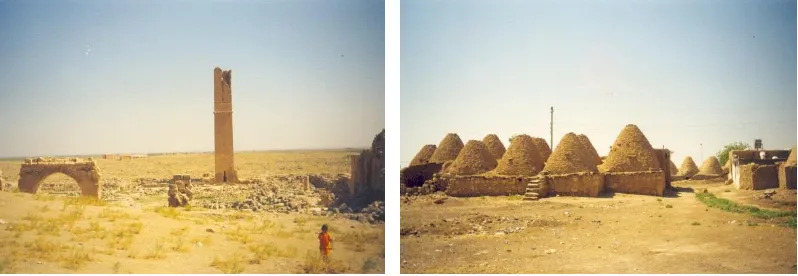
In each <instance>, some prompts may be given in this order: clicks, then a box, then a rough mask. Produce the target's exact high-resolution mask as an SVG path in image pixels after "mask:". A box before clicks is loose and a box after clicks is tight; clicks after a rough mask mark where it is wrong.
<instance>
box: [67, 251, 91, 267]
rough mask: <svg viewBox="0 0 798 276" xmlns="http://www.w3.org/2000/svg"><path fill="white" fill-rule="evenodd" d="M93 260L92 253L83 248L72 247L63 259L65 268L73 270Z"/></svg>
mask: <svg viewBox="0 0 798 276" xmlns="http://www.w3.org/2000/svg"><path fill="white" fill-rule="evenodd" d="M91 261H93V258H92V257H91V255H89V253H88V252H86V251H85V250H83V249H82V248H72V251H71V252H68V253H67V254H65V255H64V256H62V260H61V262H62V263H63V266H64V268H66V269H71V270H78V269H80V268H81V267H83V266H84V265H86V263H88V262H91Z"/></svg>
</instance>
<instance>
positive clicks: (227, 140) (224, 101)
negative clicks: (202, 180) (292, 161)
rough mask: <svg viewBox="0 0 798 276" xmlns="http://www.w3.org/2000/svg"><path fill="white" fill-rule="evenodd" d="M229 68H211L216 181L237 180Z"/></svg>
mask: <svg viewBox="0 0 798 276" xmlns="http://www.w3.org/2000/svg"><path fill="white" fill-rule="evenodd" d="M232 74H233V72H232V71H231V70H227V71H222V69H220V68H219V67H216V68H214V69H213V131H214V152H215V160H216V182H217V183H219V182H238V175H237V174H236V170H235V162H234V159H233V100H232V96H233V95H232V89H231V87H232V85H231V82H230V78H231V77H232Z"/></svg>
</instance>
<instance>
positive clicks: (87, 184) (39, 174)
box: [18, 162, 102, 198]
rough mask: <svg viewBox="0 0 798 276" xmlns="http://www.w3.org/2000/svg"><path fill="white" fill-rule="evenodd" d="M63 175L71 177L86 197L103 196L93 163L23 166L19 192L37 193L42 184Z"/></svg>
mask: <svg viewBox="0 0 798 276" xmlns="http://www.w3.org/2000/svg"><path fill="white" fill-rule="evenodd" d="M57 173H61V174H64V175H66V176H69V177H70V178H72V179H73V180H75V182H77V184H78V186H79V187H80V190H81V194H82V195H84V196H96V197H98V198H99V197H100V196H101V192H102V191H101V187H100V174H99V173H98V172H97V169H96V165H95V164H94V163H93V162H86V163H51V164H37V163H32V164H27V163H26V164H23V165H22V166H21V167H20V170H19V177H20V178H19V182H18V187H19V190H20V191H22V192H26V193H34V194H35V193H36V192H37V191H38V190H39V185H40V184H41V182H42V181H43V180H44V179H45V178H47V177H49V176H51V175H53V174H57Z"/></svg>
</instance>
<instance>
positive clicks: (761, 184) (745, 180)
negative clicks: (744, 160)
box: [739, 164, 779, 190]
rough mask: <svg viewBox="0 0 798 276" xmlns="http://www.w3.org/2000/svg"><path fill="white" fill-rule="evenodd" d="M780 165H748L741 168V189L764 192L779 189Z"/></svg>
mask: <svg viewBox="0 0 798 276" xmlns="http://www.w3.org/2000/svg"><path fill="white" fill-rule="evenodd" d="M778 166H779V165H757V164H746V165H742V166H740V187H739V188H740V189H741V190H762V189H770V188H778V187H779V173H778Z"/></svg>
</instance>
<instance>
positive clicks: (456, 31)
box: [400, 0, 797, 167]
mask: <svg viewBox="0 0 798 276" xmlns="http://www.w3.org/2000/svg"><path fill="white" fill-rule="evenodd" d="M401 91H402V92H401V95H400V98H401V107H400V112H401V115H400V128H401V133H400V136H401V137H400V141H401V142H400V143H401V148H400V158H401V161H400V165H401V166H406V165H407V164H408V163H409V162H410V160H412V159H413V157H414V156H415V154H416V153H417V152H418V151H419V150H420V149H421V147H422V146H423V145H425V144H438V143H439V142H440V141H441V139H443V137H444V136H445V135H446V133H449V132H454V133H457V134H458V135H459V136H460V137H461V139H462V140H463V142H464V143H466V142H467V141H468V140H482V138H483V137H485V135H487V134H489V133H495V134H497V135H498V136H499V138H500V139H501V140H502V141H503V142H504V144H505V147H508V146H509V142H508V139H509V138H510V137H511V136H512V135H516V134H528V135H531V136H534V137H542V138H545V139H546V140H547V141H550V131H549V129H550V119H551V113H550V108H551V107H554V114H553V132H554V133H553V136H554V144H555V146H556V144H557V143H558V141H559V140H560V139H561V138H562V137H563V136H564V135H565V134H566V133H568V132H574V133H576V134H580V133H582V134H585V135H587V136H588V137H589V139H590V140H591V142H592V143H593V146H594V147H595V148H596V150H597V151H598V153H599V154H600V155H602V156H604V155H607V154H608V153H609V148H610V146H611V145H612V144H613V142H614V141H615V139H616V138H617V136H618V134H619V133H620V132H621V130H622V129H623V128H624V126H626V125H627V124H635V125H637V126H638V127H639V128H640V129H641V130H642V132H643V133H644V134H645V135H646V137H647V139H648V140H649V142H650V143H651V144H652V146H653V147H654V148H662V147H663V146H664V147H665V148H668V149H670V150H672V151H673V154H672V156H671V160H672V161H673V162H674V163H675V164H676V166H677V167H678V166H680V165H681V163H682V161H683V159H684V158H685V157H686V156H691V157H692V158H693V159H694V160H695V162H696V163H697V164H698V166H701V163H702V162H703V160H704V159H706V158H708V157H709V156H711V155H714V154H715V153H717V152H718V151H719V150H721V149H722V148H723V146H724V145H726V144H729V143H732V142H735V141H742V142H745V143H748V144H749V145H751V146H753V144H754V140H755V139H762V143H763V145H764V147H765V148H768V149H789V148H792V147H793V146H794V145H795V144H796V124H797V122H796V102H797V99H796V3H795V1H787V0H769V1H736V0H735V1H720V0H710V1H683V0H677V1H653V0H651V1H586V0H585V1H570V0H566V1H561V0H558V1H451V0H450V1H441V0H432V1H419V0H404V1H402V3H401Z"/></svg>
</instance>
